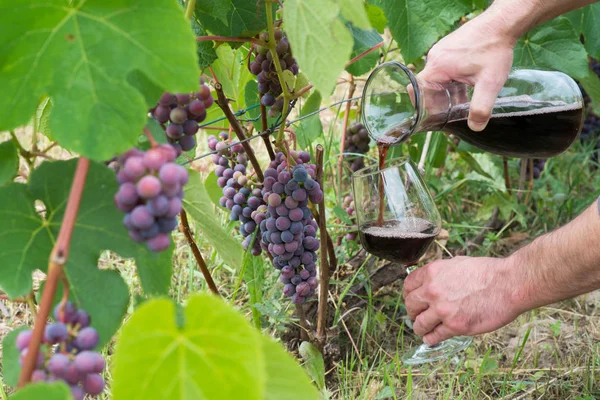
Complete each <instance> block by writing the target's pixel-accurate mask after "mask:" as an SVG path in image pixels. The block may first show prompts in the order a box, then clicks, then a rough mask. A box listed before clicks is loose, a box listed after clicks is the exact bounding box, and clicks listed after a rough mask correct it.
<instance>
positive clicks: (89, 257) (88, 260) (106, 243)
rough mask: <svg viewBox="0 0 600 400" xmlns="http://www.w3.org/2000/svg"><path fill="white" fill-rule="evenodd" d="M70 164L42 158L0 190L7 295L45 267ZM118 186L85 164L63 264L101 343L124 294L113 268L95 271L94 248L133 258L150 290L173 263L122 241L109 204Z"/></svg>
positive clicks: (96, 166)
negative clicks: (22, 180)
mask: <svg viewBox="0 0 600 400" xmlns="http://www.w3.org/2000/svg"><path fill="white" fill-rule="evenodd" d="M76 162H77V160H75V159H74V160H69V161H52V162H44V163H43V164H42V165H40V167H39V168H37V169H36V170H35V171H34V172H33V173H32V175H31V177H30V180H29V184H28V185H24V184H19V183H12V184H9V185H7V186H4V187H2V188H0V226H2V227H3V229H2V230H0V257H1V258H2V260H3V262H2V263H1V264H0V287H2V289H3V290H4V291H5V292H6V293H7V294H8V295H9V297H11V298H14V297H18V296H23V295H25V294H27V293H28V292H29V291H30V290H31V287H32V281H31V273H32V272H33V271H34V270H35V269H40V270H42V271H45V270H46V268H47V264H48V257H49V255H50V252H51V250H52V247H53V244H54V241H55V240H56V237H57V236H58V231H59V229H60V225H61V222H62V219H63V215H64V211H65V207H66V203H67V199H68V195H69V191H70V188H71V180H72V177H73V175H74V172H75V167H76ZM117 189H118V186H117V183H116V180H115V176H114V171H112V170H111V169H109V168H107V167H106V166H104V165H102V164H101V163H95V162H92V163H90V167H89V171H88V173H87V177H86V183H85V187H84V190H83V194H82V198H81V204H80V207H79V213H78V216H77V220H76V221H75V227H74V230H73V235H72V238H71V246H70V252H69V259H68V262H67V264H66V266H65V274H66V276H67V279H68V281H69V283H70V286H71V297H72V298H73V299H74V300H75V301H76V302H77V303H78V304H79V305H80V306H82V307H84V308H85V309H86V310H87V311H88V312H89V313H90V315H91V316H92V320H93V321H94V325H95V326H96V327H97V329H98V332H99V334H100V339H101V345H102V344H104V343H107V342H108V340H110V338H111V337H112V335H113V334H114V332H115V331H116V330H117V329H118V327H119V324H120V322H121V319H122V317H123V315H124V314H125V311H126V309H127V304H128V302H129V293H128V290H127V285H126V284H125V282H124V281H123V279H122V278H121V276H120V275H119V274H118V273H117V272H116V271H110V270H98V268H97V264H98V257H99V255H100V253H101V252H102V251H103V250H112V251H114V252H116V253H117V254H119V255H121V256H123V257H138V258H139V260H138V263H139V264H140V265H142V267H141V268H140V269H139V272H140V275H141V276H142V283H143V284H144V289H145V290H146V289H148V290H149V291H150V292H151V293H153V292H165V291H166V289H167V288H168V282H170V274H171V273H170V271H171V268H172V266H171V262H170V252H166V253H164V254H153V253H152V254H150V253H149V252H147V250H146V248H145V247H144V246H143V245H142V244H137V243H134V242H133V241H131V240H130V239H129V236H128V234H127V230H126V229H125V227H124V226H123V222H122V221H123V213H122V212H120V211H119V210H117V208H116V207H115V206H114V203H113V196H114V193H116V191H117ZM36 199H37V200H40V201H41V202H42V203H43V205H44V207H45V218H41V217H40V216H39V214H38V213H37V212H36V210H35V208H34V200H36ZM148 271H151V272H148ZM157 288H159V289H157Z"/></svg>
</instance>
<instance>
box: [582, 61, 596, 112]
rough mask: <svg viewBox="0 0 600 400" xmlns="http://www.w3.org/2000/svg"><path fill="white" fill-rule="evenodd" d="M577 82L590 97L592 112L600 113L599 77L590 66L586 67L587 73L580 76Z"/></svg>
mask: <svg viewBox="0 0 600 400" xmlns="http://www.w3.org/2000/svg"><path fill="white" fill-rule="evenodd" d="M579 82H580V83H581V86H583V89H584V90H585V92H586V93H587V95H588V96H589V97H590V98H591V99H592V106H593V107H594V112H595V113H596V114H600V77H599V76H598V75H596V73H595V72H594V71H593V70H592V69H591V68H588V73H587V75H586V76H584V77H583V78H580V79H579Z"/></svg>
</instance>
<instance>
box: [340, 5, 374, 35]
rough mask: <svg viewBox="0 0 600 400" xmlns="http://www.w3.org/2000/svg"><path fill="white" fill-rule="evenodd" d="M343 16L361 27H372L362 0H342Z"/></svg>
mask: <svg viewBox="0 0 600 400" xmlns="http://www.w3.org/2000/svg"><path fill="white" fill-rule="evenodd" d="M340 7H341V9H342V10H341V11H342V16H343V17H344V18H345V19H347V20H348V21H350V22H352V24H353V25H354V26H356V27H357V28H360V29H370V28H371V22H370V21H369V17H368V16H367V10H366V9H365V4H364V3H363V1H362V0H340Z"/></svg>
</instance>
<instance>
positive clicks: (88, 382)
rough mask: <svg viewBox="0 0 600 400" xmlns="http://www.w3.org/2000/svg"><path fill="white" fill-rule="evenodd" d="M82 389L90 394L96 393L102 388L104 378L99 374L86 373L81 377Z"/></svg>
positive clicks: (100, 391)
mask: <svg viewBox="0 0 600 400" xmlns="http://www.w3.org/2000/svg"><path fill="white" fill-rule="evenodd" d="M83 389H84V390H85V391H86V392H87V393H89V394H91V395H92V396H95V395H98V394H100V393H102V391H103V390H104V379H102V377H101V376H100V375H99V374H88V375H87V376H86V377H85V378H84V379H83Z"/></svg>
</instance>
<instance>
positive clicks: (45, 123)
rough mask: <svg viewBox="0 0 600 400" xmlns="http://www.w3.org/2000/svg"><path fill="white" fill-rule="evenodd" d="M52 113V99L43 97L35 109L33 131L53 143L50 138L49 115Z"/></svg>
mask: <svg viewBox="0 0 600 400" xmlns="http://www.w3.org/2000/svg"><path fill="white" fill-rule="evenodd" d="M51 112H52V99H50V97H48V96H45V97H44V98H43V99H42V101H41V102H40V104H39V105H38V107H37V110H36V112H35V123H34V125H33V129H34V130H35V132H38V133H41V134H42V135H45V136H46V137H47V138H48V139H50V140H52V141H54V139H53V138H52V131H50V113H51Z"/></svg>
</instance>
